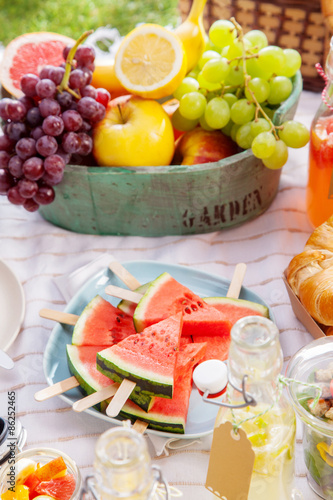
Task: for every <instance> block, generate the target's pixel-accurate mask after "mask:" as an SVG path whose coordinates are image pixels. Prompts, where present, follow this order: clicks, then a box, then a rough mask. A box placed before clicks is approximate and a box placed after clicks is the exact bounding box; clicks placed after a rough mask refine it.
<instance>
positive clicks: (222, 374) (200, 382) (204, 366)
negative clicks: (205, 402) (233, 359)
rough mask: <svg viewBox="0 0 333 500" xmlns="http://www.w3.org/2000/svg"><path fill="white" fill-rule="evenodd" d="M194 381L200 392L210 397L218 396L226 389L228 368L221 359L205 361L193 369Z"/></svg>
mask: <svg viewBox="0 0 333 500" xmlns="http://www.w3.org/2000/svg"><path fill="white" fill-rule="evenodd" d="M193 382H194V383H195V385H196V387H197V389H198V391H199V394H201V396H203V395H205V396H206V397H208V398H217V397H219V396H221V394H223V393H224V392H225V391H226V388H227V384H228V369H227V366H226V364H225V363H224V362H223V361H220V360H219V359H209V360H207V361H203V362H202V363H200V364H199V365H198V366H196V368H195V369H194V371H193Z"/></svg>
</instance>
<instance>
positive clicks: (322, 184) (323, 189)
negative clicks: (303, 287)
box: [306, 37, 333, 227]
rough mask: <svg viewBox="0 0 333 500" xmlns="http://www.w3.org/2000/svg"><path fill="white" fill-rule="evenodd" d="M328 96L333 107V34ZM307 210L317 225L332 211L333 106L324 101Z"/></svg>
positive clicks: (313, 137)
mask: <svg viewBox="0 0 333 500" xmlns="http://www.w3.org/2000/svg"><path fill="white" fill-rule="evenodd" d="M325 72H326V75H327V77H328V82H327V87H326V100H327V103H328V104H329V106H332V107H333V37H332V39H331V44H330V51H329V54H328V56H327V60H326V66H325ZM306 210H307V214H308V218H309V220H310V222H311V224H312V225H313V226H314V227H317V226H319V225H320V224H322V223H323V222H325V221H326V220H327V219H328V218H329V217H330V216H331V215H332V214H333V109H330V108H329V107H328V106H327V105H326V103H325V102H324V101H323V102H321V104H320V106H319V108H318V111H317V113H316V115H315V117H314V119H313V121H312V125H311V131H310V144H309V177H308V184H307V189H306Z"/></svg>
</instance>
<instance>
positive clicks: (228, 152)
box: [173, 127, 239, 165]
mask: <svg viewBox="0 0 333 500" xmlns="http://www.w3.org/2000/svg"><path fill="white" fill-rule="evenodd" d="M238 152H239V149H238V146H237V144H236V143H235V142H234V141H233V140H232V139H230V137H227V136H226V135H224V134H222V132H220V131H219V130H212V131H209V130H204V129H202V128H201V127H197V128H194V129H193V130H190V131H189V132H186V133H185V134H184V135H183V136H182V137H181V138H180V139H179V140H178V142H177V147H176V153H175V157H174V160H173V163H174V164H181V165H196V164H200V163H210V162H213V161H218V160H222V159H223V158H227V157H228V156H232V155H234V154H236V153H238Z"/></svg>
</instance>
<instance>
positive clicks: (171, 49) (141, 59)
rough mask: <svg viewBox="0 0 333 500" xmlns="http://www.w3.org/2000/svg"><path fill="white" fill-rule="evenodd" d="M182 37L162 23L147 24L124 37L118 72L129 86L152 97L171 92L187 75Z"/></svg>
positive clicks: (133, 90) (141, 93)
mask: <svg viewBox="0 0 333 500" xmlns="http://www.w3.org/2000/svg"><path fill="white" fill-rule="evenodd" d="M186 68H187V60H186V53H185V50H184V47H183V44H182V41H181V40H180V39H179V38H178V37H177V35H175V34H173V33H172V32H171V31H169V30H167V29H166V28H163V27H162V26H159V25H158V24H143V25H141V26H138V27H137V28H135V29H134V30H133V31H131V32H130V33H129V34H128V35H127V36H126V37H125V38H124V40H123V41H122V43H121V45H120V47H119V49H118V52H117V54H116V58H115V74H116V76H117V78H118V80H119V81H120V83H121V84H122V86H123V87H125V89H127V90H128V92H130V93H131V94H136V95H139V96H141V97H145V98H149V99H161V98H162V97H166V96H169V95H171V94H172V93H173V92H174V91H175V90H176V88H177V87H178V86H179V85H180V83H181V81H182V80H183V78H184V77H185V74H186Z"/></svg>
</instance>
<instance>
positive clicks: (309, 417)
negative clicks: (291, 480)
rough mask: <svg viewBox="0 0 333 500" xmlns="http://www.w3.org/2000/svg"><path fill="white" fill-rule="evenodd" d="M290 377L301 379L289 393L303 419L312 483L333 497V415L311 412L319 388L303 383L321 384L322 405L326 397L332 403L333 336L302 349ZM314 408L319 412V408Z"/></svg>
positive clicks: (291, 385)
mask: <svg viewBox="0 0 333 500" xmlns="http://www.w3.org/2000/svg"><path fill="white" fill-rule="evenodd" d="M287 377H290V378H291V379H294V380H296V381H298V383H296V382H291V383H289V385H288V394H289V397H290V400H291V402H292V404H293V405H294V408H295V410H296V413H297V415H298V416H299V417H300V419H301V420H302V422H303V452H304V460H305V465H306V467H307V479H308V483H309V485H310V487H311V488H312V489H313V490H314V491H315V492H316V493H317V495H319V496H320V497H321V498H324V499H332V498H333V418H331V419H329V418H326V417H325V416H319V415H320V414H319V413H318V416H317V415H315V414H313V413H312V412H311V409H310V408H309V404H310V403H311V400H312V399H314V398H315V397H316V394H317V392H316V391H317V390H318V389H316V387H314V386H309V385H303V384H300V383H299V382H304V383H305V384H315V385H317V386H318V387H319V388H320V391H321V399H320V401H319V404H320V405H323V404H324V403H323V401H325V400H327V402H328V403H327V406H328V405H330V404H332V397H333V394H332V391H333V388H331V389H330V388H329V384H330V381H331V380H333V338H332V337H324V338H320V339H317V340H314V341H312V342H310V343H309V344H307V345H306V346H305V347H303V348H302V349H300V350H299V351H298V352H297V353H296V354H295V355H294V356H293V358H292V359H291V360H290V362H289V364H288V367H287ZM331 387H332V385H331ZM325 398H326V399H325ZM332 408H333V404H332ZM312 411H313V412H314V413H317V411H316V410H315V409H313V410H312ZM331 412H332V413H333V409H332V411H331ZM332 417H333V416H332Z"/></svg>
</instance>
